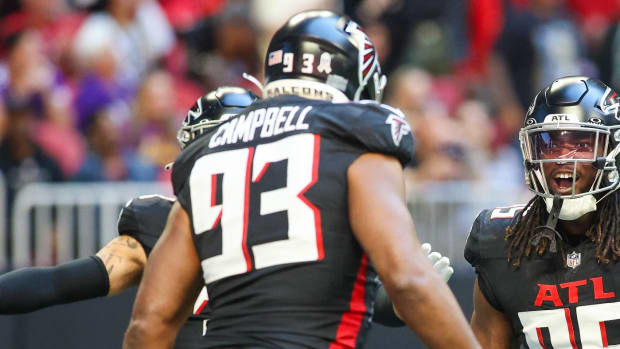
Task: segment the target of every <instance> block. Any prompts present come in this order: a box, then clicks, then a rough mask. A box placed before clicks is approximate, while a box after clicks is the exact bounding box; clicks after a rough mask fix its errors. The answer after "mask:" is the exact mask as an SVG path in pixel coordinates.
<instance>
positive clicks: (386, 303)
mask: <svg viewBox="0 0 620 349" xmlns="http://www.w3.org/2000/svg"><path fill="white" fill-rule="evenodd" d="M374 311H375V313H374V315H373V318H372V322H375V323H378V324H381V325H383V326H389V327H401V326H405V323H404V322H403V321H402V320H401V319H399V318H398V316H397V315H396V312H395V311H394V306H393V305H392V300H391V299H390V297H389V296H388V294H387V291H386V290H385V287H384V286H383V284H381V285H380V286H379V289H378V290H377V295H376V296H375V307H374Z"/></svg>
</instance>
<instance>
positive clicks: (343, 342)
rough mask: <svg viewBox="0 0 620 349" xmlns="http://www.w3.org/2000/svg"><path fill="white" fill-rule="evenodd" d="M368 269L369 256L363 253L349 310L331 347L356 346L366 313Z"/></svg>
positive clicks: (338, 348)
mask: <svg viewBox="0 0 620 349" xmlns="http://www.w3.org/2000/svg"><path fill="white" fill-rule="evenodd" d="M367 269H368V256H367V255H366V253H364V254H362V260H361V261H360V267H359V269H358V271H357V278H356V280H355V284H354V285H353V292H352V293H351V302H350V303H349V311H348V312H346V313H344V314H343V315H342V319H341V320H340V324H339V325H338V331H337V332H336V339H335V340H334V341H333V342H332V343H331V344H330V346H329V349H340V348H355V344H356V342H357V336H358V335H359V333H360V329H361V328H362V321H363V320H364V315H366V311H367V309H366V302H365V297H366V270H367Z"/></svg>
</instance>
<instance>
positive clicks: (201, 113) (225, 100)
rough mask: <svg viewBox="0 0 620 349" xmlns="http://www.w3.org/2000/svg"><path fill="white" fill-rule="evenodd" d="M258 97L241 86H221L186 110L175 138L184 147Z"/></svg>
mask: <svg viewBox="0 0 620 349" xmlns="http://www.w3.org/2000/svg"><path fill="white" fill-rule="evenodd" d="M257 99H258V97H257V96H256V95H255V94H254V93H252V91H250V90H247V89H245V88H241V87H233V86H222V87H218V88H217V89H215V90H213V91H211V92H209V93H207V94H205V95H204V96H202V97H200V98H198V100H197V101H196V103H194V105H193V106H192V107H191V109H190V110H189V111H188V112H187V116H185V119H184V120H183V124H182V125H181V128H180V129H179V131H178V133H177V140H178V141H179V144H180V145H181V149H184V148H185V147H186V146H187V145H188V144H189V143H191V142H192V141H193V140H194V139H196V138H198V136H200V135H201V134H203V133H205V132H206V131H207V130H208V129H211V128H212V127H214V126H217V125H219V124H220V123H221V122H222V121H225V120H227V119H228V118H230V117H231V116H235V115H237V114H239V113H240V112H241V111H242V110H243V109H245V108H246V107H248V106H249V105H250V104H252V103H253V102H254V101H255V100H257Z"/></svg>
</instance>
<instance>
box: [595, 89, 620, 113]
mask: <svg viewBox="0 0 620 349" xmlns="http://www.w3.org/2000/svg"><path fill="white" fill-rule="evenodd" d="M599 104H600V106H601V109H602V110H603V112H604V113H610V112H613V113H614V116H615V117H616V119H618V120H620V119H619V118H618V108H620V97H618V94H617V93H616V92H614V91H612V89H610V88H609V87H608V88H607V90H606V91H605V94H604V95H603V97H602V98H601V101H600V103H599Z"/></svg>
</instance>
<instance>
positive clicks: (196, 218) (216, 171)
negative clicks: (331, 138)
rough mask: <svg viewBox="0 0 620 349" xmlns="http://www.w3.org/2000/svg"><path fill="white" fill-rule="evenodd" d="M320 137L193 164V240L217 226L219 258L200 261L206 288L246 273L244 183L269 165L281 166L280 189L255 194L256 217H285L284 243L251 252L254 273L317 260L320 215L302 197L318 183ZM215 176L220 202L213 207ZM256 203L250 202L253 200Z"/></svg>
mask: <svg viewBox="0 0 620 349" xmlns="http://www.w3.org/2000/svg"><path fill="white" fill-rule="evenodd" d="M319 152H320V137H319V136H318V135H313V134H309V133H306V134H298V135H293V136H290V137H286V138H284V139H281V140H278V141H276V142H272V143H267V144H261V145H258V146H257V147H256V149H254V148H253V147H249V148H243V149H235V150H228V151H223V152H219V153H213V154H208V155H205V156H203V157H202V158H200V159H198V160H197V161H196V164H195V165H194V168H193V170H192V172H191V174H190V178H189V183H190V190H191V198H192V216H193V223H194V232H195V234H197V235H200V234H203V233H205V232H207V231H209V230H213V229H215V228H217V227H218V225H221V231H222V250H221V252H222V253H221V254H219V255H217V256H213V257H209V258H206V259H204V260H203V261H202V263H201V264H202V267H203V270H204V272H205V273H204V278H205V281H206V282H207V283H210V282H213V281H217V280H220V279H223V278H225V277H229V276H233V275H238V274H242V273H246V272H249V271H251V270H252V261H251V259H250V254H249V251H248V244H247V233H248V216H249V214H248V213H249V209H250V207H249V206H250V198H249V193H250V181H251V182H253V183H257V182H260V181H261V179H262V178H263V175H264V174H265V172H266V171H267V168H268V167H269V165H270V163H272V162H276V161H282V160H287V164H288V166H287V170H286V186H285V187H281V188H277V189H274V190H270V191H265V192H262V193H260V198H259V200H260V214H261V215H268V214H271V213H275V212H282V211H285V212H286V213H287V216H288V238H287V239H283V240H278V241H271V242H266V243H262V244H257V245H254V246H252V247H251V248H252V254H253V255H254V268H255V269H262V268H267V267H270V266H274V265H280V264H286V263H298V262H309V261H316V260H320V259H322V258H323V253H324V252H323V239H322V232H321V214H320V211H319V210H318V208H316V207H315V206H314V205H313V204H312V203H311V202H310V201H309V200H308V199H306V198H305V197H304V194H305V192H306V191H307V190H308V189H309V188H310V187H312V185H313V184H314V183H315V182H316V180H317V177H318V163H319V161H318V159H319ZM218 175H221V178H222V179H221V183H222V184H221V185H222V188H221V192H222V200H221V203H220V204H216V199H215V198H216V191H217V182H218V181H217V178H218ZM254 200H256V199H254Z"/></svg>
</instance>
